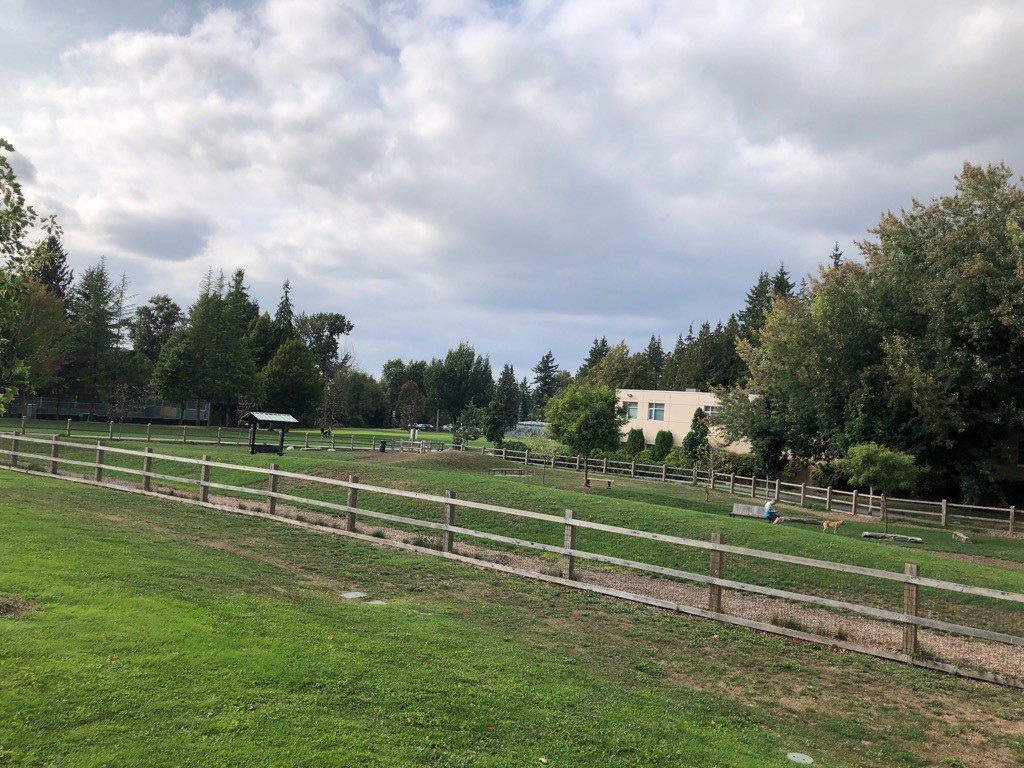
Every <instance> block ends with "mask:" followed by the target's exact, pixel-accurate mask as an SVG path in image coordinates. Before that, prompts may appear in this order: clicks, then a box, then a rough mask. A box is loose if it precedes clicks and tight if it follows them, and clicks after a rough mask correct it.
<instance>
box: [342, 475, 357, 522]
mask: <svg viewBox="0 0 1024 768" xmlns="http://www.w3.org/2000/svg"><path fill="white" fill-rule="evenodd" d="M348 481H349V482H350V483H358V482H359V475H349V476H348ZM345 503H346V505H347V506H348V510H346V512H345V530H346V531H349V532H350V533H351V532H353V531H355V529H356V489H355V488H349V489H348V499H347V501H346V502H345Z"/></svg>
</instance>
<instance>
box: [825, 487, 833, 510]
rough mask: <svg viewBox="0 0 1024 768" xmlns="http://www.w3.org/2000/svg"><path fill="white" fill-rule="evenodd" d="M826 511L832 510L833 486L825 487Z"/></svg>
mask: <svg viewBox="0 0 1024 768" xmlns="http://www.w3.org/2000/svg"><path fill="white" fill-rule="evenodd" d="M825 511H826V512H831V511H832V486H831V485H830V486H829V487H828V488H826V489H825Z"/></svg>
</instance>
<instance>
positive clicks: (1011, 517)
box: [1010, 506, 1017, 536]
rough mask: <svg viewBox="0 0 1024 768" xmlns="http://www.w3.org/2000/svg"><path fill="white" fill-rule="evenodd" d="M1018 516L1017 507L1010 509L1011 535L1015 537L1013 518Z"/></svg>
mask: <svg viewBox="0 0 1024 768" xmlns="http://www.w3.org/2000/svg"><path fill="white" fill-rule="evenodd" d="M1016 516H1017V507H1015V506H1014V507H1010V535H1011V536H1013V518H1015V517H1016Z"/></svg>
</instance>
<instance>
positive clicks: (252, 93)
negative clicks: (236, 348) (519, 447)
mask: <svg viewBox="0 0 1024 768" xmlns="http://www.w3.org/2000/svg"><path fill="white" fill-rule="evenodd" d="M1022 39H1024V3H1020V2H1016V1H1015V0H1014V1H1008V2H981V1H979V2H960V1H952V0H927V1H926V2H921V1H918V0H902V1H901V2H899V3H893V2H884V3H883V2H876V0H832V1H831V2H824V1H823V2H809V1H800V2H796V1H787V0H779V1H778V2H767V1H766V0H765V1H760V0H735V1H728V2H712V1H710V0H709V2H701V3H692V2H679V1H677V0H673V1H669V0H665V1H664V2H661V1H657V0H631V1H630V2H622V0H562V1H557V0H519V1H516V0H504V1H501V2H498V1H496V0H492V1H491V2H487V1H485V0H419V1H414V0H378V1H377V2H361V1H360V0H266V1H265V2H240V1H237V0H234V1H230V2H224V3H218V2H178V1H175V0H149V1H148V2H145V3H139V2H135V0H94V1H93V2H81V1H79V2H75V1H74V0H48V2H38V0H0V137H3V138H5V139H7V140H8V141H10V142H11V143H12V144H13V145H14V147H15V148H16V150H17V152H16V153H15V154H14V155H13V156H12V157H11V162H12V164H13V165H14V167H15V169H16V171H17V173H18V177H19V179H20V180H21V181H22V183H23V186H24V189H25V192H26V196H27V197H28V199H29V201H30V202H31V203H33V204H34V205H35V207H36V209H37V211H38V212H39V213H41V214H50V213H55V214H56V215H57V217H58V219H59V221H60V222H61V224H62V226H63V228H64V235H63V242H64V246H65V250H66V251H67V252H68V255H69V261H70V263H71V266H72V267H73V268H74V269H75V271H76V274H77V273H80V272H81V271H82V270H83V269H85V268H86V267H88V266H91V265H93V264H96V263H97V262H98V261H99V259H100V258H101V257H102V258H105V259H106V265H107V268H108V270H109V271H110V272H111V273H112V274H113V275H114V276H115V277H117V278H119V277H120V275H122V274H124V275H126V276H127V279H128V281H129V283H130V285H129V292H130V293H132V294H133V295H134V297H135V299H134V301H135V303H136V304H143V303H145V302H146V301H147V300H148V299H149V297H150V296H152V295H154V294H157V293H164V294H168V295H170V296H171V297H172V298H173V299H175V300H176V301H177V302H178V303H179V304H180V305H181V306H182V307H187V306H188V305H189V304H191V303H192V302H193V301H194V299H195V297H196V294H197V292H198V289H199V286H200V283H201V282H202V280H203V277H204V276H205V275H206V274H207V272H208V271H209V270H213V271H214V273H215V274H216V273H217V272H218V271H221V270H223V271H224V272H225V273H227V274H229V275H230V273H231V272H233V271H234V270H235V269H236V268H238V267H242V268H244V269H245V274H246V278H247V282H248V284H249V286H250V289H251V291H252V293H253V295H254V297H255V298H256V299H257V300H258V301H259V303H260V305H261V307H262V308H264V309H266V310H268V311H270V312H271V314H273V312H274V309H275V308H276V306H277V303H278V300H279V298H280V295H281V285H282V283H283V281H284V280H285V279H288V280H290V281H291V286H292V294H291V295H292V300H293V303H294V304H295V306H296V307H297V308H298V309H300V310H303V311H306V312H307V313H312V312H320V311H323V312H341V313H343V314H344V315H346V317H347V318H348V319H349V320H350V321H351V322H352V323H353V325H354V330H353V331H352V334H351V336H350V337H349V338H347V339H346V342H345V346H346V348H347V351H349V352H350V353H351V354H352V356H353V360H354V362H355V364H356V365H357V366H359V367H360V368H362V369H363V370H365V371H366V372H368V373H371V374H373V375H374V376H377V375H379V373H380V369H381V365H382V364H383V363H384V362H385V361H386V360H389V359H391V358H396V357H398V358H402V359H404V360H406V361H409V360H420V359H423V360H428V361H429V360H430V359H432V358H435V357H443V356H444V355H445V353H446V352H447V350H449V349H450V348H454V347H456V346H457V345H458V344H459V343H460V342H463V341H465V342H468V343H470V344H471V345H473V346H474V347H475V349H476V350H477V352H478V353H480V354H482V355H488V356H489V358H490V361H491V365H492V368H493V369H494V373H495V376H497V374H498V373H499V372H500V371H501V368H502V366H503V365H504V364H506V363H510V364H512V365H513V366H514V368H515V371H516V374H517V376H518V377H519V378H522V377H523V376H524V375H525V376H527V377H530V378H532V373H531V371H530V369H531V368H532V367H533V366H534V365H536V363H537V361H538V360H539V359H540V358H541V356H542V355H543V354H544V353H545V352H547V351H549V350H550V351H551V352H553V354H554V356H555V361H556V362H557V363H558V364H559V366H560V367H561V368H563V369H567V370H569V371H571V372H575V370H576V369H577V368H578V367H579V365H580V364H581V362H582V360H583V358H584V357H585V356H586V354H587V352H588V350H589V349H590V346H591V344H592V342H593V340H594V339H595V338H599V337H602V336H603V337H607V339H608V341H609V342H610V343H612V344H615V343H617V342H618V341H620V340H624V341H625V342H626V343H627V344H628V345H629V346H630V348H631V349H633V350H634V351H637V350H640V349H642V348H643V347H645V346H646V345H647V342H648V340H649V338H650V336H651V335H652V334H654V335H657V336H660V337H661V339H662V343H663V345H664V347H665V348H666V350H670V349H671V348H672V346H673V345H674V343H675V339H676V337H677V336H678V335H679V334H685V333H686V332H687V329H688V328H689V326H690V325H691V323H692V324H693V325H694V326H695V327H697V326H699V325H700V323H701V322H703V321H705V320H708V321H711V323H712V324H714V323H716V322H718V321H723V322H724V321H725V320H726V319H727V318H728V316H729V315H730V314H731V313H734V312H737V311H739V310H741V309H742V308H743V306H744V300H745V296H746V293H747V291H748V290H749V289H750V287H751V286H752V285H753V284H754V282H755V281H756V279H757V276H758V274H759V273H760V272H761V271H768V272H771V273H774V272H775V271H776V270H777V269H778V267H779V265H780V264H783V263H784V264H785V267H786V269H787V270H788V271H789V272H790V273H791V275H792V276H793V277H794V279H795V280H797V281H799V280H800V279H801V278H802V277H805V276H807V275H811V274H815V273H816V272H817V266H818V264H820V263H822V262H824V261H826V260H827V259H828V257H829V254H830V253H831V252H832V249H833V246H834V244H835V243H838V244H839V247H840V248H841V249H842V251H843V252H844V254H845V256H846V257H847V258H853V259H856V258H859V252H858V248H857V246H856V242H857V241H860V240H864V239H866V238H870V237H871V234H870V230H871V229H872V227H873V226H874V225H876V224H877V223H878V221H879V218H880V216H881V214H882V213H883V212H885V211H888V210H893V211H897V212H898V211H899V210H900V209H901V208H906V207H909V206H910V205H911V204H912V201H913V200H914V199H915V198H917V199H920V200H922V201H927V200H928V199H930V198H932V197H935V196H939V195H943V194H948V193H949V192H951V191H952V190H953V188H954V183H955V176H956V175H957V174H958V173H959V172H960V170H961V169H962V167H963V163H964V162H971V163H974V164H987V163H993V162H994V163H998V162H1005V163H1007V164H1008V165H1009V166H1010V167H1011V168H1013V169H1014V171H1016V172H1017V173H1018V174H1019V173H1021V172H1024V157H1022V154H1024V119H1022V118H1024V78H1022V77H1021V74H1022V73H1024V46H1021V45H1020V41H1021V40H1022Z"/></svg>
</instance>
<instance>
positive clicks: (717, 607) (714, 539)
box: [708, 533, 722, 613]
mask: <svg viewBox="0 0 1024 768" xmlns="http://www.w3.org/2000/svg"><path fill="white" fill-rule="evenodd" d="M711 543H712V544H721V543H722V534H720V533H712V534H711ZM708 575H709V576H711V578H713V579H720V578H722V553H721V552H720V551H719V550H717V549H712V550H711V572H710V574H708ZM708 610H709V611H711V612H712V613H721V612H722V588H721V587H720V586H719V585H717V584H708Z"/></svg>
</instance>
